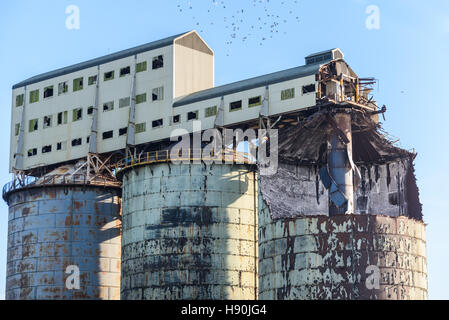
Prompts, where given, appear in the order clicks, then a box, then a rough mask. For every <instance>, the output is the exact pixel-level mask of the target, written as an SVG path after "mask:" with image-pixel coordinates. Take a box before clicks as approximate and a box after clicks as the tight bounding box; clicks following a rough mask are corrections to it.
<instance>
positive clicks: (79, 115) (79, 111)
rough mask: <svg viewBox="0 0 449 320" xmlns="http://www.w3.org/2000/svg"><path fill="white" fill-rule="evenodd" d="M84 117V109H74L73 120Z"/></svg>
mask: <svg viewBox="0 0 449 320" xmlns="http://www.w3.org/2000/svg"><path fill="white" fill-rule="evenodd" d="M81 119H83V109H82V108H77V109H73V122H75V121H79V120H81Z"/></svg>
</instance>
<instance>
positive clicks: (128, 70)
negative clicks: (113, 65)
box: [120, 67, 131, 77]
mask: <svg viewBox="0 0 449 320" xmlns="http://www.w3.org/2000/svg"><path fill="white" fill-rule="evenodd" d="M130 73H131V68H130V67H126V68H121V69H120V77H124V76H126V75H127V74H130Z"/></svg>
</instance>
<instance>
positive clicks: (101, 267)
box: [6, 185, 121, 299]
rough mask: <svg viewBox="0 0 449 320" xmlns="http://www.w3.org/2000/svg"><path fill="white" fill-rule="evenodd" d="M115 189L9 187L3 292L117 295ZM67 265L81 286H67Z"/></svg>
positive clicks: (9, 295) (30, 295)
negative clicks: (5, 270)
mask: <svg viewBox="0 0 449 320" xmlns="http://www.w3.org/2000/svg"><path fill="white" fill-rule="evenodd" d="M119 194H120V189H119V188H116V187H106V188H105V187H97V186H86V185H79V186H74V185H71V186H67V185H52V186H48V185H45V186H41V187H36V188H24V189H22V190H20V189H19V190H15V191H14V192H12V193H9V194H8V195H7V201H8V204H9V213H10V214H9V223H8V268H7V284H6V298H7V299H118V298H119V295H118V292H119V287H120V266H119V262H120V238H121V236H120V234H121V230H120V228H121V222H120V198H119ZM70 265H75V266H77V267H78V268H79V271H80V275H79V279H80V288H79V289H68V288H67V287H66V279H67V277H68V276H69V275H70V273H66V268H67V267H68V266H70Z"/></svg>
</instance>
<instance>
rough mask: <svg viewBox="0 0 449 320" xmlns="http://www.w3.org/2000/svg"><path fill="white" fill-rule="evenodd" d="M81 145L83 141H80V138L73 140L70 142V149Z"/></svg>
mask: <svg viewBox="0 0 449 320" xmlns="http://www.w3.org/2000/svg"><path fill="white" fill-rule="evenodd" d="M82 143H83V141H82V140H81V138H78V139H73V140H72V147H76V146H80V145H81V144H82Z"/></svg>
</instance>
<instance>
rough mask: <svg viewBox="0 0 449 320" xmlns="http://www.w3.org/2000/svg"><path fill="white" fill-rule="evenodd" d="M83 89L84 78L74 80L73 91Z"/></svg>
mask: <svg viewBox="0 0 449 320" xmlns="http://www.w3.org/2000/svg"><path fill="white" fill-rule="evenodd" d="M82 89H83V78H77V79H75V80H73V91H74V92H75V91H79V90H82Z"/></svg>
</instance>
